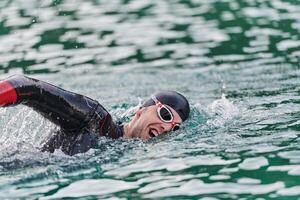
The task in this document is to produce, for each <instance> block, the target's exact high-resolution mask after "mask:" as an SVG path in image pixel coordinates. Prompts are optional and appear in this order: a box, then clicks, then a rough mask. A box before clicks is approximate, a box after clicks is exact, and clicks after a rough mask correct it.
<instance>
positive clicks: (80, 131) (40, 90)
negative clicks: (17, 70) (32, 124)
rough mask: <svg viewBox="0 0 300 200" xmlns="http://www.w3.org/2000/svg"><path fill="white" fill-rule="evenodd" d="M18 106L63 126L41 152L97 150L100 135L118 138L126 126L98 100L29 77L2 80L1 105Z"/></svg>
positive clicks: (0, 84)
mask: <svg viewBox="0 0 300 200" xmlns="http://www.w3.org/2000/svg"><path fill="white" fill-rule="evenodd" d="M16 104H23V105H26V106H29V107H31V108H33V109H34V110H35V111H37V112H38V113H40V114H41V115H42V116H44V117H45V118H47V119H49V120H50V121H51V122H53V123H54V124H56V125H58V126H59V127H60V130H59V131H56V132H54V134H53V135H52V136H51V138H50V139H49V140H48V141H47V142H46V143H45V144H44V146H43V147H42V151H49V152H54V150H55V149H59V148H60V149H61V150H62V151H63V152H64V153H66V154H68V155H74V154H77V153H83V152H86V151H88V150H89V149H90V148H94V147H96V146H97V140H98V139H99V137H101V136H107V137H110V138H119V137H122V136H123V134H124V133H123V126H122V125H117V124H116V123H114V122H113V121H112V118H111V115H110V114H109V113H108V112H107V111H106V110H105V108H104V107H103V106H102V105H101V104H99V103H98V102H97V101H95V100H93V99H90V98H88V97H86V96H83V95H80V94H75V93H72V92H69V91H66V90H63V89H61V88H59V87H56V86H54V85H51V84H49V83H46V82H43V81H40V80H36V79H32V78H29V77H26V76H20V75H18V76H12V77H9V78H8V79H6V80H3V81H0V106H2V107H4V106H9V105H16Z"/></svg>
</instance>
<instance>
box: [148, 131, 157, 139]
mask: <svg viewBox="0 0 300 200" xmlns="http://www.w3.org/2000/svg"><path fill="white" fill-rule="evenodd" d="M149 135H150V137H151V138H153V137H156V134H155V133H154V132H153V130H152V129H150V131H149Z"/></svg>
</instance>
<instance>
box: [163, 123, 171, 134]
mask: <svg viewBox="0 0 300 200" xmlns="http://www.w3.org/2000/svg"><path fill="white" fill-rule="evenodd" d="M171 129H172V124H171V123H163V124H162V125H161V130H162V131H161V132H162V133H163V132H169V131H170V130H171Z"/></svg>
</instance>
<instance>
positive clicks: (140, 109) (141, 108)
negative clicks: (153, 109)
mask: <svg viewBox="0 0 300 200" xmlns="http://www.w3.org/2000/svg"><path fill="white" fill-rule="evenodd" d="M145 110H146V108H145V107H140V108H139V109H138V110H137V111H136V112H135V115H136V116H138V117H140V116H141V115H142V113H143V112H144V111H145Z"/></svg>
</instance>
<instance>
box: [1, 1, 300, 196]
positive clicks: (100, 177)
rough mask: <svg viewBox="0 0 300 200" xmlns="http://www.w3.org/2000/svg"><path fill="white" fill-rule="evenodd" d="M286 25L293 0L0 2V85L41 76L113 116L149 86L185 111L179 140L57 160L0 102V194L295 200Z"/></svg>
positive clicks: (33, 120)
mask: <svg viewBox="0 0 300 200" xmlns="http://www.w3.org/2000/svg"><path fill="white" fill-rule="evenodd" d="M299 31H300V2H299V1H296V0H272V1H268V0H206V1H205V0H168V1H167V0H42V1H39V0H1V1H0V79H4V78H6V77H8V76H10V75H12V74H27V75H29V76H32V77H35V78H38V79H42V80H45V81H48V82H51V83H53V84H55V85H58V86H61V87H63V88H65V89H67V90H71V91H74V92H78V93H81V94H84V95H87V96H89V97H91V98H94V99H97V100H98V101H99V102H100V103H101V104H103V106H105V107H106V108H107V109H108V110H109V111H110V112H111V114H112V115H113V116H114V117H115V118H117V119H121V120H124V121H126V120H128V119H129V118H130V113H127V112H126V110H127V109H130V108H133V107H134V106H136V105H138V104H139V102H140V100H143V99H146V98H147V97H148V96H149V95H150V94H151V93H153V92H155V91H157V90H162V89H168V90H177V91H179V92H181V93H183V94H185V95H186V96H187V97H188V98H189V100H190V102H191V108H192V112H191V117H190V119H189V120H188V121H187V122H186V123H185V124H184V126H183V128H182V129H181V130H180V131H178V132H174V133H171V134H167V135H163V136H160V137H158V138H155V139H153V140H152V141H149V142H143V141H139V140H123V139H118V140H110V139H105V138H103V139H102V140H100V141H99V146H100V148H99V149H91V150H90V151H88V152H87V153H85V154H80V155H76V156H72V157H70V156H67V155H64V154H63V153H62V152H61V151H56V152H55V153H54V154H49V153H43V152H40V151H39V150H38V147H39V146H40V145H41V143H42V142H43V141H45V140H46V139H47V137H48V136H49V135H50V134H51V133H52V130H53V129H55V127H54V125H53V124H50V123H49V122H48V121H46V120H45V119H43V118H42V117H41V116H39V115H38V114H37V113H35V112H34V111H32V110H30V109H28V108H26V107H22V106H17V107H11V108H5V109H4V108H2V109H0V127H1V131H0V133H1V134H0V198H1V199H60V198H65V199H69V198H70V199H75V198H78V199H203V200H215V199H256V200H260V199H276V200H277V199H288V200H290V199H300V147H299V145H300V137H299V134H300V132H299V131H300V78H299V75H300V70H299V57H300V38H299V37H300V35H299Z"/></svg>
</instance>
